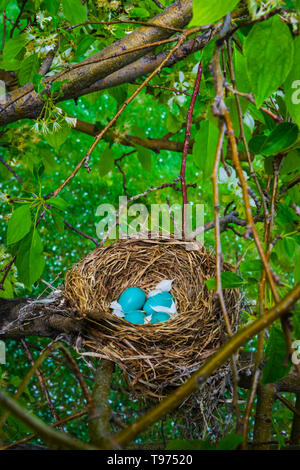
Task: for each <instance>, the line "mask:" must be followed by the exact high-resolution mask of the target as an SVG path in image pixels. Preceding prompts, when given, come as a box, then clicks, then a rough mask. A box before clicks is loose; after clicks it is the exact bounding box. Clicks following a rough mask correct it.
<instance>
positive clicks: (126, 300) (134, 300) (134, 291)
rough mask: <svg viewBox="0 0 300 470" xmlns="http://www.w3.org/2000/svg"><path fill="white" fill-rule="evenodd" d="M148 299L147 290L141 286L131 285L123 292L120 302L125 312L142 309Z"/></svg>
mask: <svg viewBox="0 0 300 470" xmlns="http://www.w3.org/2000/svg"><path fill="white" fill-rule="evenodd" d="M145 300H146V295H145V292H144V291H143V290H142V289H140V288H139V287H129V288H128V289H125V290H124V292H123V293H122V294H121V296H120V298H119V300H118V302H119V304H120V305H121V307H122V310H123V312H124V313H126V312H131V311H133V310H140V309H141V308H142V306H143V305H144V302H145Z"/></svg>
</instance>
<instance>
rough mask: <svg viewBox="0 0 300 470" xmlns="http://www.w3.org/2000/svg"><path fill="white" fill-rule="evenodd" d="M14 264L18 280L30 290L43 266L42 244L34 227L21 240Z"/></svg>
mask: <svg viewBox="0 0 300 470" xmlns="http://www.w3.org/2000/svg"><path fill="white" fill-rule="evenodd" d="M16 266H17V269H18V274H19V279H20V281H21V282H23V283H24V284H25V286H26V287H27V288H28V289H29V290H31V289H32V284H34V283H35V282H36V281H37V280H38V279H39V278H40V277H41V275H42V273H43V271H44V267H45V259H44V256H43V244H42V241H41V239H40V236H39V234H38V231H37V230H36V229H35V230H33V231H31V232H30V233H29V234H28V235H27V236H26V237H25V238H24V239H23V240H22V242H21V244H20V248H19V252H18V256H17V259H16Z"/></svg>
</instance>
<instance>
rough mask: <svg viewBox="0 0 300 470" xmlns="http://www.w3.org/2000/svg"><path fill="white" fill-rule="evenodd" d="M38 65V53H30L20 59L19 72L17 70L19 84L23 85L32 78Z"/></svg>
mask: <svg viewBox="0 0 300 470" xmlns="http://www.w3.org/2000/svg"><path fill="white" fill-rule="evenodd" d="M39 66H40V61H39V56H38V54H31V55H30V56H29V57H26V58H25V59H24V60H22V63H21V67H20V72H19V81H20V85H25V84H26V83H29V82H31V81H32V80H33V77H34V75H36V74H37V72H38V70H39Z"/></svg>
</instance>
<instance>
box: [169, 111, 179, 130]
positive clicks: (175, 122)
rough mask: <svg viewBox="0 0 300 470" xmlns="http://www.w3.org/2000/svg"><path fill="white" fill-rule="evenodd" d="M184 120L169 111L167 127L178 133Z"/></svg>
mask: <svg viewBox="0 0 300 470" xmlns="http://www.w3.org/2000/svg"><path fill="white" fill-rule="evenodd" d="M181 126H182V122H181V120H180V119H178V117H176V116H175V115H174V114H173V113H169V114H168V117H167V129H168V131H169V132H172V134H176V132H178V131H179V130H180V129H181Z"/></svg>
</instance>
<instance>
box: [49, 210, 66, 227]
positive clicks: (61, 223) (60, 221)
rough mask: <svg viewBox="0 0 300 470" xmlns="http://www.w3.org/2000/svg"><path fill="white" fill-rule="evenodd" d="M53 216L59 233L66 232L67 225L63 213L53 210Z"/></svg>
mask: <svg viewBox="0 0 300 470" xmlns="http://www.w3.org/2000/svg"><path fill="white" fill-rule="evenodd" d="M51 215H52V218H53V221H54V224H55V227H56V228H57V230H58V231H59V232H64V230H65V224H64V218H63V216H62V215H61V212H59V211H56V210H55V209H52V211H51Z"/></svg>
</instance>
